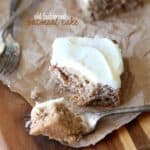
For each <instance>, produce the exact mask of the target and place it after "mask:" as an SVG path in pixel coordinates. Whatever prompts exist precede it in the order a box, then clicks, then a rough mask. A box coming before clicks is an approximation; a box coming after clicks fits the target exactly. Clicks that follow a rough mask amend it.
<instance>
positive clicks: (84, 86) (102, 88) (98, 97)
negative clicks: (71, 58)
mask: <svg viewBox="0 0 150 150" xmlns="http://www.w3.org/2000/svg"><path fill="white" fill-rule="evenodd" d="M50 70H51V71H52V72H53V73H55V75H56V76H57V78H58V79H59V81H60V86H61V88H62V89H67V90H69V91H70V92H71V94H70V95H71V97H70V98H69V99H70V100H71V101H72V102H73V103H76V104H77V105H79V106H86V105H99V106H117V105H119V103H120V99H119V97H120V96H119V95H120V89H117V90H115V89H112V88H111V87H109V86H108V85H100V84H93V83H92V82H90V81H89V80H87V79H85V78H84V77H81V76H79V75H78V74H77V73H75V72H74V71H73V70H70V69H69V70H68V69H66V68H59V67H56V66H51V67H50Z"/></svg>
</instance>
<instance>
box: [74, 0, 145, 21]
mask: <svg viewBox="0 0 150 150" xmlns="http://www.w3.org/2000/svg"><path fill="white" fill-rule="evenodd" d="M77 1H78V4H79V6H80V7H81V9H82V11H83V13H84V14H85V15H86V16H88V17H92V18H93V19H94V20H98V19H101V18H105V17H107V16H110V15H112V14H119V13H121V12H127V11H130V10H133V9H135V8H136V7H138V6H142V5H143V0H77Z"/></svg>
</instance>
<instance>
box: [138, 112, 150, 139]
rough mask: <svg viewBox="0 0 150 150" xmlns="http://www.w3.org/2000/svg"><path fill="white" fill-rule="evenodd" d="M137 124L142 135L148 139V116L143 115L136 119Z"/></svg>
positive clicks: (149, 127)
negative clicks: (141, 130)
mask: <svg viewBox="0 0 150 150" xmlns="http://www.w3.org/2000/svg"><path fill="white" fill-rule="evenodd" d="M138 122H139V124H140V126H141V128H142V129H143V131H144V133H145V134H146V135H147V137H148V138H149V139H150V114H144V115H142V116H140V117H139V118H138Z"/></svg>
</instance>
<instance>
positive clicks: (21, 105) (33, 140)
mask: <svg viewBox="0 0 150 150" xmlns="http://www.w3.org/2000/svg"><path fill="white" fill-rule="evenodd" d="M30 109H31V108H30V106H29V105H28V104H27V103H26V102H25V100H24V99H23V98H22V97H21V96H19V95H17V94H13V93H12V92H10V91H9V89H8V88H6V87H5V86H4V85H2V84H0V150H72V148H69V147H65V146H62V145H61V144H59V143H58V142H55V141H49V140H48V139H47V138H44V137H33V136H29V135H28V133H27V131H26V130H25V128H24V122H25V119H24V118H26V115H27V114H28V112H29V111H30ZM81 150H150V114H149V113H145V114H142V115H141V116H139V117H138V118H137V119H136V120H134V121H132V122H131V123H129V124H128V125H126V126H124V127H122V128H120V129H119V130H117V131H114V132H113V133H112V134H110V135H108V136H107V137H106V138H105V139H104V140H103V141H101V142H99V143H98V144H97V145H95V146H91V147H87V148H82V149H81Z"/></svg>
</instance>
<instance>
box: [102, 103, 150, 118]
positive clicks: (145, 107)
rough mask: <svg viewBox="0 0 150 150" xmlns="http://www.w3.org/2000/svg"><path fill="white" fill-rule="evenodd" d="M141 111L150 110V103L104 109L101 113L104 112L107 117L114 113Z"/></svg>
mask: <svg viewBox="0 0 150 150" xmlns="http://www.w3.org/2000/svg"><path fill="white" fill-rule="evenodd" d="M140 112H150V105H143V106H134V107H122V108H121V107H120V108H114V109H110V110H106V111H103V112H101V114H103V117H106V116H112V115H120V114H127V113H140Z"/></svg>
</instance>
